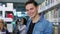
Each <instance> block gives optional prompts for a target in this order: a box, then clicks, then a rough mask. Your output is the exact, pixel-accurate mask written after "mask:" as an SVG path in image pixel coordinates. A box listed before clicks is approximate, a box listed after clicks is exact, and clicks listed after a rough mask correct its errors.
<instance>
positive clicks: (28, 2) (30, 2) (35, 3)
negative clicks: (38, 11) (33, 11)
mask: <svg viewBox="0 0 60 34" xmlns="http://www.w3.org/2000/svg"><path fill="white" fill-rule="evenodd" d="M28 4H33V5H34V6H35V7H37V6H38V4H37V2H35V1H32V0H31V1H27V2H26V3H25V7H26V5H28Z"/></svg>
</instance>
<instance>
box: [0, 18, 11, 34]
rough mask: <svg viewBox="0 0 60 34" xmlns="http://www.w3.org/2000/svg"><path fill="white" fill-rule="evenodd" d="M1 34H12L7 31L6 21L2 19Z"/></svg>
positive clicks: (0, 20)
mask: <svg viewBox="0 0 60 34" xmlns="http://www.w3.org/2000/svg"><path fill="white" fill-rule="evenodd" d="M0 34H10V33H9V32H8V31H7V29H5V28H4V21H3V19H0Z"/></svg>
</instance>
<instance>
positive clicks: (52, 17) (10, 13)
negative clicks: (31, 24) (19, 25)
mask: <svg viewBox="0 0 60 34" xmlns="http://www.w3.org/2000/svg"><path fill="white" fill-rule="evenodd" d="M26 1H28V0H0V19H3V20H4V22H5V24H6V26H7V29H8V30H9V32H12V31H13V30H15V28H16V27H15V26H16V21H17V19H22V18H25V19H26V20H28V18H29V17H28V15H27V12H26V10H25V6H24V5H25V3H26ZM35 1H36V2H37V3H38V5H39V6H38V7H39V9H38V13H39V14H41V13H43V14H44V18H45V19H47V20H49V21H50V22H52V23H53V25H54V26H53V29H54V32H53V34H60V33H59V32H60V31H58V30H60V0H35ZM9 28H10V29H11V28H12V29H11V31H10V29H9Z"/></svg>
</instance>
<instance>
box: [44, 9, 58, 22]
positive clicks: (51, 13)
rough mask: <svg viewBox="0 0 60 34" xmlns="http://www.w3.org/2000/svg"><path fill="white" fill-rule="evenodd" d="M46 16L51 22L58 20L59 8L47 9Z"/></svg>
mask: <svg viewBox="0 0 60 34" xmlns="http://www.w3.org/2000/svg"><path fill="white" fill-rule="evenodd" d="M44 17H45V18H46V19H47V20H49V21H51V22H58V18H59V10H58V8H55V9H53V10H50V11H47V12H46V13H45V15H44Z"/></svg>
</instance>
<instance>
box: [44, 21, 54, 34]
mask: <svg viewBox="0 0 60 34" xmlns="http://www.w3.org/2000/svg"><path fill="white" fill-rule="evenodd" d="M46 26H47V27H46V29H45V32H44V33H45V34H52V33H53V24H52V23H50V22H48V23H47V25H46Z"/></svg>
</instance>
